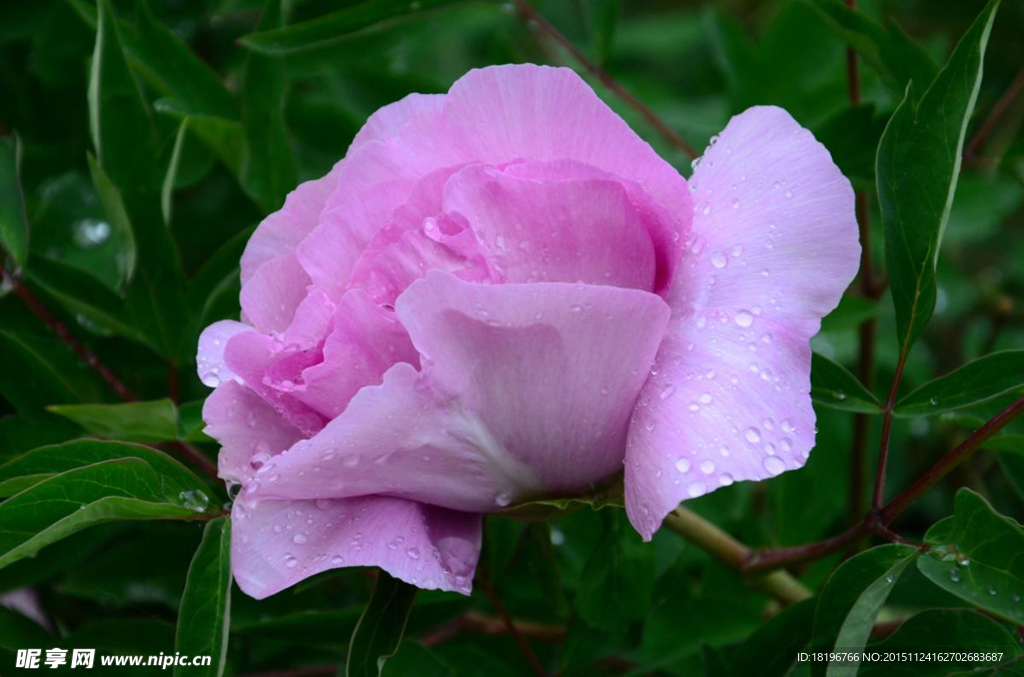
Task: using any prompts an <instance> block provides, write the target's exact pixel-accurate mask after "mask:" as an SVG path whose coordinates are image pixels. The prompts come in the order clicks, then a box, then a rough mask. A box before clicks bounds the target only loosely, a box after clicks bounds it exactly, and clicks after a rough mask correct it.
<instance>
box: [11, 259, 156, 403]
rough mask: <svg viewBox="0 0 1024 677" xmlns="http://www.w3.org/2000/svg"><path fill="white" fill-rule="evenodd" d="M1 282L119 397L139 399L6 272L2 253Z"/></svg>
mask: <svg viewBox="0 0 1024 677" xmlns="http://www.w3.org/2000/svg"><path fill="white" fill-rule="evenodd" d="M0 280H6V281H7V282H8V284H10V285H11V289H12V291H13V292H14V294H15V296H17V297H18V298H19V299H21V301H22V303H24V304H25V307H27V308H28V309H29V310H30V311H31V312H32V314H33V315H35V316H36V317H38V318H39V319H40V320H41V321H42V322H43V324H45V325H46V326H47V327H48V328H49V329H50V331H52V332H53V333H54V334H56V335H57V338H59V339H60V340H61V341H62V342H63V343H64V345H66V346H67V347H68V348H70V349H71V351H72V352H74V353H75V354H76V355H78V357H79V358H80V359H81V360H82V361H83V362H85V363H86V364H87V365H89V367H90V368H92V370H93V371H95V372H96V373H97V374H99V376H100V378H102V379H103V381H104V382H105V383H106V384H107V385H109V386H110V388H111V389H112V390H113V391H114V392H115V393H117V396H118V397H120V398H121V399H122V400H125V401H126V402H134V401H136V400H138V399H139V398H138V397H137V396H136V395H135V393H134V392H132V389H131V388H129V387H128V386H126V385H125V384H124V382H123V381H121V379H119V378H118V377H117V375H116V374H114V372H112V371H110V369H108V368H107V366H106V365H105V364H103V363H102V362H101V361H100V358H99V357H97V356H96V353H94V352H92V351H91V350H90V349H89V348H88V347H86V346H85V345H84V344H83V343H82V342H81V341H79V340H78V339H76V338H75V337H74V335H72V333H71V331H70V330H69V329H68V328H67V327H66V326H65V325H64V323H63V322H61V321H60V320H58V319H57V318H56V317H55V316H54V315H53V313H51V312H50V310H49V309H48V308H47V307H46V306H45V305H44V304H43V302H42V301H40V300H39V297H37V296H36V295H35V294H33V293H32V290H31V289H29V288H28V287H27V286H26V285H25V283H24V282H23V281H22V280H21V276H20V275H19V274H17V273H11V274H8V273H7V272H6V271H5V270H4V266H3V253H2V252H0Z"/></svg>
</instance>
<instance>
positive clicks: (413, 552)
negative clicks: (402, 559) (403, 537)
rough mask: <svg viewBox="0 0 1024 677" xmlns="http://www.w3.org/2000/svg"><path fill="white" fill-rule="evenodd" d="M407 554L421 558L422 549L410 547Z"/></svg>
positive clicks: (412, 557)
mask: <svg viewBox="0 0 1024 677" xmlns="http://www.w3.org/2000/svg"><path fill="white" fill-rule="evenodd" d="M405 554H406V555H408V556H409V559H419V558H420V550H419V548H409V549H408V550H406V551H405Z"/></svg>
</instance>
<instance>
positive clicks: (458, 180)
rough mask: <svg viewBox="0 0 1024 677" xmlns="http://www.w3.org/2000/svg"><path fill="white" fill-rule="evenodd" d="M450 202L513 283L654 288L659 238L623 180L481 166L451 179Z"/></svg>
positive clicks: (447, 191)
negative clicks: (537, 176)
mask: <svg viewBox="0 0 1024 677" xmlns="http://www.w3.org/2000/svg"><path fill="white" fill-rule="evenodd" d="M443 204H444V210H445V212H446V213H447V214H448V215H449V216H451V217H461V218H462V219H464V220H465V222H466V223H467V224H468V226H469V227H470V228H471V229H472V230H473V232H474V233H475V234H476V236H477V238H478V239H479V241H480V245H481V247H482V248H483V250H484V253H485V255H486V257H487V259H488V260H490V261H491V262H492V263H493V264H494V265H495V266H496V267H497V268H498V269H499V270H500V271H501V272H502V273H503V275H504V278H505V280H506V281H508V282H585V283H588V284H606V285H613V286H617V287H631V288H633V289H642V290H644V291H651V290H653V288H654V280H655V277H656V275H657V270H656V256H655V249H654V244H653V242H652V241H651V237H650V235H649V232H648V227H647V226H646V224H645V223H644V219H643V215H642V214H640V213H639V212H638V211H637V210H636V209H635V208H634V206H633V204H632V202H631V201H630V200H629V196H628V195H627V194H626V189H625V188H624V187H623V186H622V184H621V183H619V182H618V181H612V180H607V179H586V180H578V181H545V180H533V179H524V178H517V177H512V176H508V175H506V174H503V173H502V172H500V171H498V170H495V169H491V168H487V167H482V166H479V165H477V166H472V167H467V168H466V169H464V170H462V171H460V172H459V173H458V174H456V175H455V176H453V177H452V178H451V179H450V180H449V181H448V184H447V186H446V187H445V192H444V203H443Z"/></svg>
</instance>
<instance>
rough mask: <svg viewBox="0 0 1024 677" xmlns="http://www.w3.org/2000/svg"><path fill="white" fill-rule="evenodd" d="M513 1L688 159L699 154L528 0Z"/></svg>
mask: <svg viewBox="0 0 1024 677" xmlns="http://www.w3.org/2000/svg"><path fill="white" fill-rule="evenodd" d="M515 2H516V7H517V8H518V10H519V13H520V14H521V15H522V17H523V18H524V19H526V21H527V23H528V24H529V25H533V26H536V27H537V28H539V29H540V30H542V31H544V32H545V33H547V34H548V35H549V36H550V37H551V39H552V40H554V41H555V42H557V43H558V44H560V45H561V46H562V47H563V48H565V50H566V51H567V52H569V54H571V55H572V57H573V58H574V59H576V61H577V62H579V64H580V66H582V67H583V68H584V70H586V71H587V72H588V73H590V74H591V75H592V76H593V77H595V78H597V79H598V80H600V81H601V83H602V84H604V86H605V87H607V88H608V89H609V90H611V91H612V92H614V93H615V95H616V96H618V97H619V98H620V99H622V100H623V101H624V102H626V104H627V105H629V106H630V107H631V108H632V109H633V110H635V111H636V112H638V113H640V115H642V116H643V118H644V119H645V120H647V122H648V123H649V124H650V125H651V127H653V128H654V129H655V130H656V131H657V132H658V133H659V134H660V135H661V136H663V137H664V138H665V140H666V141H668V142H669V143H671V144H672V145H673V146H675V147H676V148H678V149H679V150H681V151H683V152H684V153H686V154H687V155H688V156H689V157H690V158H691V159H693V158H696V157H697V156H698V153H697V151H696V150H694V148H693V146H691V145H690V144H688V143H687V142H686V141H684V140H683V138H682V137H681V136H679V135H678V134H677V133H676V132H675V130H673V129H672V128H671V127H669V126H668V124H667V123H666V122H665V121H664V120H662V119H661V118H659V117H658V116H657V115H656V114H655V113H654V111H652V110H651V109H650V108H648V107H647V106H646V105H644V103H643V102H642V101H640V99H638V98H636V97H635V96H633V95H632V94H630V93H629V92H628V91H626V89H624V88H623V87H622V85H620V84H619V83H618V82H616V81H615V80H614V79H613V78H612V76H610V75H609V74H608V73H607V71H605V70H604V69H603V68H601V67H600V66H598V65H597V64H595V63H594V62H593V61H591V60H590V59H588V58H587V55H586V54H584V53H583V52H582V51H580V49H579V48H578V47H576V45H574V44H572V41H571V40H569V38H567V37H565V36H564V35H562V33H561V32H559V30H558V29H557V28H555V27H554V26H552V25H551V24H550V23H549V22H548V20H547V19H545V18H544V17H543V16H542V15H541V14H540V12H538V11H537V10H535V9H534V8H533V7H532V6H531V5H530V3H529V2H528V0H515Z"/></svg>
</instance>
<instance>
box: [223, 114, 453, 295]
mask: <svg viewBox="0 0 1024 677" xmlns="http://www.w3.org/2000/svg"><path fill="white" fill-rule="evenodd" d="M443 99H444V96H443V95H438V94H410V95H409V96H407V97H405V98H404V99H402V100H400V101H396V102H395V103H393V104H390V105H388V106H384V107H383V108H381V109H380V110H378V111H377V112H376V113H374V114H373V115H371V116H370V118H369V119H368V120H367V121H366V124H365V125H363V128H362V129H361V130H359V133H358V134H356V137H355V139H353V140H352V144H351V146H350V150H351V149H354V148H357V147H358V146H362V145H365V144H367V143H370V142H371V141H381V140H384V139H387V138H389V137H391V136H394V135H395V134H397V133H398V132H399V130H401V128H402V126H404V125H405V123H407V122H408V121H409V120H411V119H412V118H413V117H415V116H416V115H418V114H420V113H422V112H428V111H437V110H438V109H439V108H440V107H441V104H442V103H443ZM344 162H345V161H344V160H341V161H340V162H338V163H337V164H336V165H335V166H334V167H333V168H332V169H331V171H330V172H329V173H327V174H326V175H324V176H322V177H320V178H319V179H315V180H313V181H306V182H305V183H302V184H300V185H299V187H298V188H296V189H295V190H293V191H292V192H291V193H289V194H288V197H287V198H286V199H285V201H284V206H282V207H281V209H279V210H278V211H276V212H274V213H273V214H271V215H270V216H268V217H267V218H265V219H264V220H263V222H262V223H260V225H259V227H258V228H257V229H256V232H254V233H253V235H252V237H251V238H250V239H249V242H248V244H246V246H245V253H243V254H242V262H241V264H242V265H241V267H242V284H243V285H244V284H245V283H246V282H248V281H249V279H250V278H251V277H252V276H253V275H254V274H255V273H256V271H257V270H258V269H259V268H260V266H262V265H263V264H264V263H267V262H268V261H271V260H273V259H276V258H277V257H279V256H282V255H284V254H287V253H289V252H292V251H294V250H295V248H296V247H298V246H299V243H300V242H302V240H303V239H304V238H305V237H306V236H307V235H309V233H310V232H312V230H313V229H314V228H315V227H316V226H317V225H318V224H319V223H320V213H321V211H323V208H324V204H325V203H326V202H327V198H328V197H330V195H331V193H333V192H334V190H335V187H336V186H337V173H338V170H339V169H340V167H341V166H342V164H343V163H344Z"/></svg>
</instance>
